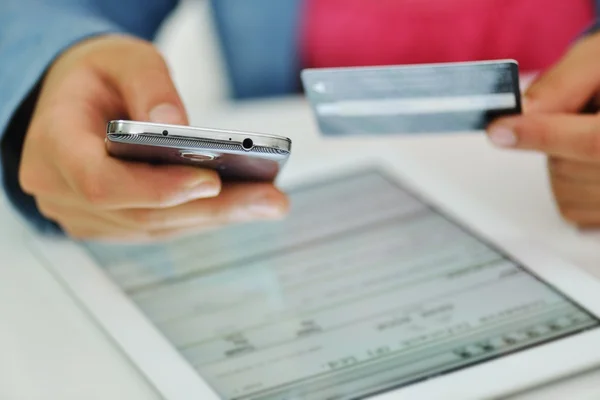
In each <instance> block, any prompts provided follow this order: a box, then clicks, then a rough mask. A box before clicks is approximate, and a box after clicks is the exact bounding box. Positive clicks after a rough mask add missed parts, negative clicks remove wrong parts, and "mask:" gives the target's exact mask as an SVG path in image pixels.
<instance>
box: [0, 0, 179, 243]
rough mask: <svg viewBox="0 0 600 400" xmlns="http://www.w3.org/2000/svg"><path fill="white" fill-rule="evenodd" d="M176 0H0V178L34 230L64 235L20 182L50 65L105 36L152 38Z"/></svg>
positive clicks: (8, 194) (9, 196)
mask: <svg viewBox="0 0 600 400" xmlns="http://www.w3.org/2000/svg"><path fill="white" fill-rule="evenodd" d="M176 3H177V1H176V0H1V1H0V147H1V152H0V178H1V179H2V183H3V187H4V189H5V190H4V191H5V194H6V195H7V197H8V199H9V201H10V203H12V205H13V206H14V207H15V208H16V209H17V210H18V211H19V212H20V213H21V214H22V215H23V216H24V217H25V218H26V219H27V220H28V221H29V222H31V223H32V224H33V225H34V226H35V227H37V228H38V229H39V230H41V231H45V232H60V229H59V228H58V227H57V226H56V224H54V223H53V222H51V221H48V220H46V219H45V218H44V217H43V216H42V215H41V214H40V213H39V211H38V210H37V207H36V205H35V201H34V200H33V198H31V197H30V196H28V195H26V194H25V193H23V192H22V190H21V188H20V186H19V184H18V179H17V177H18V166H19V163H20V158H21V149H22V145H23V139H24V136H25V132H26V130H27V127H28V124H29V119H30V117H31V113H32V112H33V108H34V106H35V103H36V99H37V91H38V89H39V83H40V80H41V78H42V76H43V75H44V73H45V71H46V69H47V68H48V66H49V65H50V64H51V63H52V61H53V60H54V59H55V58H56V57H57V56H58V55H59V54H60V53H61V52H62V51H64V50H65V49H67V48H69V47H70V46H72V45H73V44H75V43H77V42H79V41H81V40H83V39H86V38H89V37H93V36H97V35H102V34H107V33H129V34H132V35H136V36H139V37H143V38H146V39H151V38H152V37H153V35H154V34H155V31H156V30H157V28H158V26H159V24H160V23H161V22H162V20H163V19H164V18H165V16H166V15H167V14H168V13H169V12H170V11H171V10H172V9H173V8H174V7H175V5H176Z"/></svg>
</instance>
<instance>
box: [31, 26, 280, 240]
mask: <svg viewBox="0 0 600 400" xmlns="http://www.w3.org/2000/svg"><path fill="white" fill-rule="evenodd" d="M119 118H128V119H133V120H140V121H152V122H160V123H170V124H187V117H186V115H185V111H184V108H183V105H182V103H181V100H180V98H179V96H178V94H177V91H176V89H175V87H174V86H173V83H172V81H171V78H170V76H169V71H168V69H167V66H166V64H165V62H164V61H163V59H162V57H161V56H160V54H159V53H158V52H157V50H156V49H155V48H154V47H153V46H152V45H151V44H150V43H147V42H144V41H142V40H138V39H134V38H129V37H124V36H104V37H99V38H95V39H90V40H86V41H84V42H82V43H80V44H78V45H76V46H74V47H72V48H71V49H69V50H67V51H66V52H65V53H63V54H62V55H61V56H60V57H59V58H58V59H57V60H56V61H55V62H54V63H53V65H52V66H51V67H50V69H49V70H48V73H47V75H46V77H45V79H44V81H43V83H42V87H41V91H40V96H39V99H38V102H37V105H36V109H35V111H34V114H33V117H32V120H31V124H30V126H29V129H28V131H27V134H26V137H25V142H24V147H23V154H22V161H21V165H20V169H19V182H20V184H21V187H22V188H23V190H24V191H25V192H26V193H28V194H30V195H32V196H33V197H34V198H35V200H36V203H37V205H38V208H39V210H40V212H41V213H42V214H43V215H45V216H46V217H48V218H49V219H51V220H54V221H56V222H57V223H58V224H59V225H60V226H61V227H62V228H63V229H64V230H65V232H66V233H67V234H68V235H70V236H72V237H73V238H77V239H96V240H115V239H121V240H128V241H150V240H155V239H161V238H165V237H170V236H174V235H179V234H182V233H185V232H188V231H197V230H204V229H208V228H213V227H218V226H220V225H223V224H228V223H234V222H242V221H249V220H253V219H269V218H277V217H280V216H282V215H283V214H284V213H285V212H286V210H287V207H288V203H287V198H286V196H285V195H284V194H283V193H281V192H280V191H278V190H277V189H276V188H275V187H274V186H273V185H271V184H264V183H256V184H254V183H253V184H242V183H240V184H223V185H222V183H221V181H220V179H219V176H218V174H217V173H216V172H214V171H212V170H207V169H200V168H195V167H189V166H177V165H160V166H157V165H150V164H145V163H134V162H126V161H122V160H118V159H115V158H112V157H110V156H109V155H108V154H107V152H106V149H105V143H104V137H105V132H106V123H107V122H108V121H109V120H112V119H119Z"/></svg>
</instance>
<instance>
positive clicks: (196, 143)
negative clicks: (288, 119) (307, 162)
mask: <svg viewBox="0 0 600 400" xmlns="http://www.w3.org/2000/svg"><path fill="white" fill-rule="evenodd" d="M110 139H111V140H112V141H114V142H119V143H135V144H143V145H147V146H164V147H174V148H179V147H184V148H188V149H214V150H226V151H235V152H244V153H267V154H283V155H286V154H288V153H289V152H288V151H285V150H281V149H273V148H270V147H263V146H254V147H253V148H252V149H250V150H245V149H244V148H243V147H242V145H241V144H236V143H229V142H222V141H207V140H200V139H189V138H179V137H174V136H154V135H144V134H140V135H129V134H118V133H113V134H111V135H110Z"/></svg>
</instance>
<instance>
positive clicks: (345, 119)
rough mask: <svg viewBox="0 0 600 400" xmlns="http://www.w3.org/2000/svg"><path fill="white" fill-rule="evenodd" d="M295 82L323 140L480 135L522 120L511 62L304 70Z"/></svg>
mask: <svg viewBox="0 0 600 400" xmlns="http://www.w3.org/2000/svg"><path fill="white" fill-rule="evenodd" d="M301 77H302V84H303V86H304V92H305V94H306V97H307V99H308V100H309V102H310V103H311V107H312V109H313V112H314V115H315V117H316V119H317V123H318V126H319V129H320V131H321V132H322V133H323V134H325V135H332V136H336V135H350V134H366V135H369V134H378V135H381V134H411V133H445V132H466V131H478V130H483V129H485V128H486V126H487V125H488V124H489V123H490V122H491V121H492V120H493V119H495V118H497V117H499V116H505V115H514V114H520V113H521V96H520V91H519V68H518V64H517V62H516V61H514V60H497V61H477V62H461V63H444V64H420V65H407V66H389V67H349V68H348V67H344V68H319V69H305V70H303V71H302V75H301Z"/></svg>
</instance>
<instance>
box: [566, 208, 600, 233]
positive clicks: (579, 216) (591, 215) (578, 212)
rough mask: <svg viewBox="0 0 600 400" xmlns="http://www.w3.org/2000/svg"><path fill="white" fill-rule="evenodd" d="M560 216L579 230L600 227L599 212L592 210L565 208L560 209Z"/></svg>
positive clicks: (596, 209)
mask: <svg viewBox="0 0 600 400" xmlns="http://www.w3.org/2000/svg"><path fill="white" fill-rule="evenodd" d="M561 215H562V216H563V218H564V219H566V220H567V221H569V222H571V223H573V224H575V225H577V226H578V227H580V228H596V227H599V226H600V211H598V208H597V207H593V208H589V209H586V208H566V209H564V210H562V209H561Z"/></svg>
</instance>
